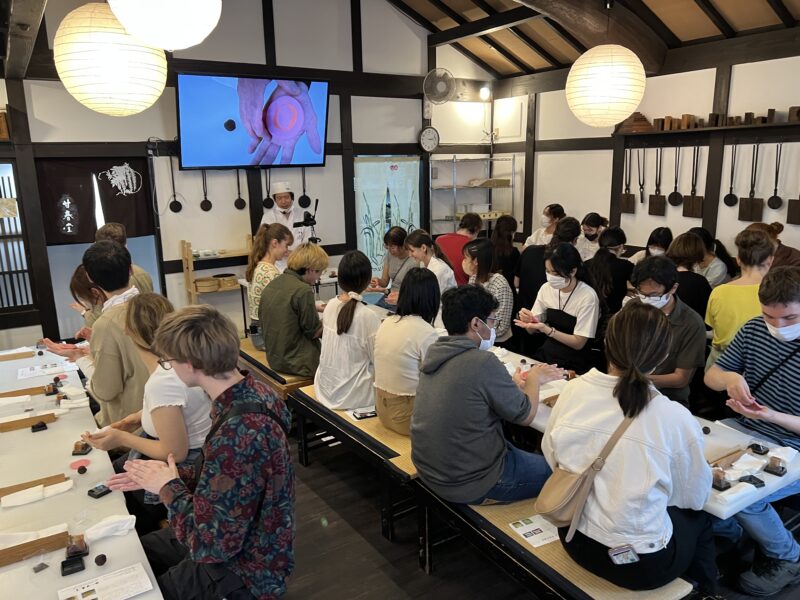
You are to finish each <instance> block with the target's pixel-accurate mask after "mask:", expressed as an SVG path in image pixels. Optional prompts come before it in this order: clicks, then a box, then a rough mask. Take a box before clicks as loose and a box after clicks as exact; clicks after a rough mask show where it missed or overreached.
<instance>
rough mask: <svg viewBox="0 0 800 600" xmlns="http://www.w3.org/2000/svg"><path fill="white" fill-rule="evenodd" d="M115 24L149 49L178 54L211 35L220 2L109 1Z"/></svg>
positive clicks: (217, 19) (217, 21)
mask: <svg viewBox="0 0 800 600" xmlns="http://www.w3.org/2000/svg"><path fill="white" fill-rule="evenodd" d="M108 4H109V5H110V6H111V10H112V11H114V14H115V15H116V17H117V19H119V22H120V23H122V26H123V27H125V30H126V31H127V32H128V33H130V34H131V35H132V36H134V37H136V38H138V39H140V40H141V41H143V42H144V43H145V44H147V45H149V46H155V47H156V48H164V49H165V50H182V49H183V48H189V47H190V46H196V45H197V44H199V43H200V42H202V41H203V40H204V39H206V37H208V34H209V33H211V32H212V31H214V28H215V27H216V26H217V23H219V17H220V15H221V14H222V0H109V2H108Z"/></svg>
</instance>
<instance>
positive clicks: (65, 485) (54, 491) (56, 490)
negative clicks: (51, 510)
mask: <svg viewBox="0 0 800 600" xmlns="http://www.w3.org/2000/svg"><path fill="white" fill-rule="evenodd" d="M74 486H75V482H74V481H73V480H72V479H67V480H66V481H62V482H61V483H54V484H53V485H47V486H45V488H44V497H45V498H50V497H51V496H56V495H58V494H63V493H64V492H68V491H69V490H71V489H72V488H73V487H74Z"/></svg>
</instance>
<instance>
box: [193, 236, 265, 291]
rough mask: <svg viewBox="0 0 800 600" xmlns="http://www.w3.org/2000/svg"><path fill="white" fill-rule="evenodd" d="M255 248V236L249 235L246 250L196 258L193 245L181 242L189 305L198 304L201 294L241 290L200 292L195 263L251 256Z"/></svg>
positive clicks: (217, 252) (224, 289)
mask: <svg viewBox="0 0 800 600" xmlns="http://www.w3.org/2000/svg"><path fill="white" fill-rule="evenodd" d="M252 248H253V236H252V235H250V234H249V233H248V234H247V235H246V236H245V248H243V249H241V250H217V251H216V254H214V255H212V256H199V257H198V256H194V255H193V254H192V243H191V242H187V241H186V240H181V262H182V263H183V281H184V284H185V286H186V296H187V298H188V299H189V304H197V301H198V297H199V296H200V294H218V293H221V292H234V291H238V290H239V286H238V285H236V286H231V287H222V288H220V289H216V290H213V291H207V292H198V291H197V287H196V286H195V282H196V281H197V279H198V277H196V276H195V263H196V262H203V261H208V260H215V259H220V258H234V257H237V256H250V250H251V249H252Z"/></svg>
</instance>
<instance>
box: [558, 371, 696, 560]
mask: <svg viewBox="0 0 800 600" xmlns="http://www.w3.org/2000/svg"><path fill="white" fill-rule="evenodd" d="M617 382H618V378H617V377H613V376H611V375H605V374H603V373H601V372H600V371H598V370H596V369H592V370H591V371H589V372H588V373H586V374H585V375H582V376H581V377H579V378H577V379H575V380H573V381H571V382H569V383H568V384H567V385H566V386H565V387H564V389H563V391H562V392H561V394H560V396H559V398H558V402H557V403H556V405H555V406H554V407H553V411H552V413H551V414H550V419H549V421H548V422H547V428H546V429H545V432H544V437H543V439H542V454H543V455H544V457H545V459H546V460H547V463H548V464H549V465H550V467H551V468H555V467H556V465H558V466H559V467H561V468H562V469H566V470H567V471H570V472H572V473H581V472H583V471H584V470H585V469H586V468H588V467H589V465H590V463H591V462H592V461H593V460H594V457H596V456H597V455H598V454H599V453H600V451H601V450H602V449H603V446H605V444H606V442H608V439H609V438H610V437H611V434H612V433H613V432H614V430H616V428H617V427H618V426H619V424H620V423H621V422H622V417H623V415H622V410H621V409H620V406H619V402H618V401H617V399H616V398H615V397H614V386H616V384H617ZM651 391H652V393H653V394H654V397H653V399H652V400H650V403H649V404H648V405H647V407H646V408H645V409H644V410H643V411H642V412H641V413H639V414H638V415H637V416H636V417H635V418H634V420H633V423H631V425H630V426H629V427H628V430H627V431H626V432H625V434H624V435H623V436H622V438H620V440H619V441H618V442H617V444H616V445H615V446H614V448H613V450H612V451H611V453H610V454H609V456H608V459H607V460H606V463H605V465H604V467H603V469H602V470H601V471H600V472H599V473H598V474H597V476H596V477H595V480H594V485H593V486H592V489H591V491H590V492H589V497H588V498H587V500H586V506H585V508H584V510H583V514H582V515H581V518H580V520H579V521H578V530H579V531H580V532H581V533H583V534H584V535H586V536H588V537H590V538H592V539H593V540H596V541H598V542H600V543H601V544H603V545H605V546H608V547H610V548H616V547H618V546H621V545H623V544H631V545H632V546H633V548H634V550H636V552H638V553H639V554H649V553H652V552H658V551H659V550H662V549H664V548H665V547H666V545H667V543H668V542H669V540H670V538H671V537H672V521H671V520H670V518H669V515H668V514H667V506H677V507H678V508H686V509H691V510H701V509H702V508H703V505H704V504H705V502H706V499H707V498H708V494H709V492H710V490H711V469H710V468H709V466H708V463H707V462H706V459H705V456H703V445H704V440H703V432H702V431H701V430H700V425H699V424H698V422H697V420H696V419H695V418H694V417H693V416H692V415H691V413H690V412H689V411H688V410H687V409H686V408H684V407H683V406H682V405H680V404H679V403H677V402H673V401H671V400H670V399H669V398H667V397H666V396H664V395H662V394H659V393H658V391H657V390H656V389H655V388H654V387H652V386H651Z"/></svg>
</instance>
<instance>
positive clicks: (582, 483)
mask: <svg viewBox="0 0 800 600" xmlns="http://www.w3.org/2000/svg"><path fill="white" fill-rule="evenodd" d="M632 422H633V419H632V418H630V417H625V418H624V419H623V421H622V423H620V425H619V427H617V430H616V431H615V432H614V433H613V434H612V435H611V437H610V438H609V440H608V442H607V443H606V445H605V446H604V447H603V449H602V450H601V451H600V455H599V456H598V457H597V458H595V459H594V461H592V464H590V465H589V466H588V467H587V468H586V470H585V471H584V472H583V473H572V472H570V471H566V470H564V469H562V468H561V467H558V466H556V469H555V471H553V474H552V475H550V477H548V479H547V481H546V482H545V484H544V487H543V488H542V491H541V492H540V493H539V497H538V498H537V499H536V504H535V505H534V508H535V510H536V512H537V513H539V514H540V515H542V516H543V517H544V518H545V519H547V520H548V521H550V522H551V523H552V524H553V525H555V526H556V527H566V526H567V525H569V531H568V532H567V537H566V541H568V542H569V541H571V540H572V537H573V536H574V535H575V529H576V528H577V527H578V520H579V519H580V518H581V514H582V513H583V507H584V505H585V504H586V498H587V497H588V496H589V492H590V491H591V490H592V484H593V483H594V478H595V476H596V475H597V473H599V472H600V469H602V468H603V465H605V464H606V459H607V458H608V455H609V454H610V453H611V450H613V449H614V446H615V445H616V443H617V442H618V441H619V438H621V437H622V435H623V434H624V433H625V430H626V429H628V426H629V425H630V424H631V423H632Z"/></svg>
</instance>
